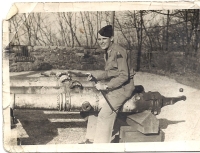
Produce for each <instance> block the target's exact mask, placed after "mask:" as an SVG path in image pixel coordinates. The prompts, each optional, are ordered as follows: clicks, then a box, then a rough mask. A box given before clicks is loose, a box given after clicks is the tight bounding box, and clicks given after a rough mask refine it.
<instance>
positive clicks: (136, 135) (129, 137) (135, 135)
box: [119, 127, 164, 143]
mask: <svg viewBox="0 0 200 153" xmlns="http://www.w3.org/2000/svg"><path fill="white" fill-rule="evenodd" d="M120 138H121V139H120V141H119V142H120V143H126V142H162V141H163V140H164V132H163V131H162V130H160V131H159V133H157V134H146V135H145V134H143V133H141V132H139V131H137V130H136V129H134V128H132V127H121V128H120Z"/></svg>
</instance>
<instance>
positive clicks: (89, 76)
mask: <svg viewBox="0 0 200 153" xmlns="http://www.w3.org/2000/svg"><path fill="white" fill-rule="evenodd" d="M86 74H87V75H88V77H87V81H92V79H93V75H92V74H91V73H86Z"/></svg>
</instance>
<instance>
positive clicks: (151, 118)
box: [126, 111, 159, 134]
mask: <svg viewBox="0 0 200 153" xmlns="http://www.w3.org/2000/svg"><path fill="white" fill-rule="evenodd" d="M126 122H127V124H128V125H130V126H134V127H135V126H136V127H137V130H138V131H139V132H141V133H143V134H152V133H158V132H159V120H158V119H157V118H156V116H155V115H153V114H152V113H151V112H150V111H144V112H141V113H137V114H132V115H129V116H127V120H126Z"/></svg>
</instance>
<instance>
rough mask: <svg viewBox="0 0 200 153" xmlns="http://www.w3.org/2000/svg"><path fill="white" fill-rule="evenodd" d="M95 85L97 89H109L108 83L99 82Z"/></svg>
mask: <svg viewBox="0 0 200 153" xmlns="http://www.w3.org/2000/svg"><path fill="white" fill-rule="evenodd" d="M95 87H96V88H97V90H107V89H108V86H107V85H105V84H102V83H99V82H98V83H97V84H95Z"/></svg>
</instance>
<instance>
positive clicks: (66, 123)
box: [11, 72, 200, 145]
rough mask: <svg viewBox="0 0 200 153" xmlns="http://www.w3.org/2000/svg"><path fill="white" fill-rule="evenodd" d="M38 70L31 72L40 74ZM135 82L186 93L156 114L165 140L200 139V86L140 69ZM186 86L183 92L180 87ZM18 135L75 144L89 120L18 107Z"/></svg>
mask: <svg viewBox="0 0 200 153" xmlns="http://www.w3.org/2000/svg"><path fill="white" fill-rule="evenodd" d="M18 75H21V76H24V77H27V72H23V73H11V76H18ZM38 75H39V73H32V76H36V77H37V76H38ZM134 79H135V84H136V85H143V86H144V88H145V91H159V92H160V93H161V94H162V95H164V96H167V97H173V96H181V95H185V96H186V97H187V100H186V101H180V102H178V103H176V104H174V105H170V106H166V107H163V108H162V110H161V113H160V114H159V115H157V118H158V119H159V121H160V128H161V129H162V131H163V132H164V133H165V139H164V142H169V141H192V140H195V141H200V130H199V129H200V90H198V89H195V88H192V87H189V86H186V85H183V84H180V83H177V82H176V81H175V80H173V79H170V78H168V77H165V76H159V75H155V74H149V73H144V72H138V73H137V74H136V75H135V78H134ZM180 88H183V92H179V89H180ZM14 113H15V116H16V119H18V123H17V125H18V126H17V127H16V128H14V130H16V131H17V132H18V136H20V137H22V138H21V140H22V144H24V145H33V144H35V145H38V144H41V145H42V144H76V143H79V142H81V141H83V140H84V136H85V133H86V125H87V123H86V122H85V121H84V120H83V119H82V118H81V117H80V115H79V113H70V112H57V111H43V110H15V112H14Z"/></svg>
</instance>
